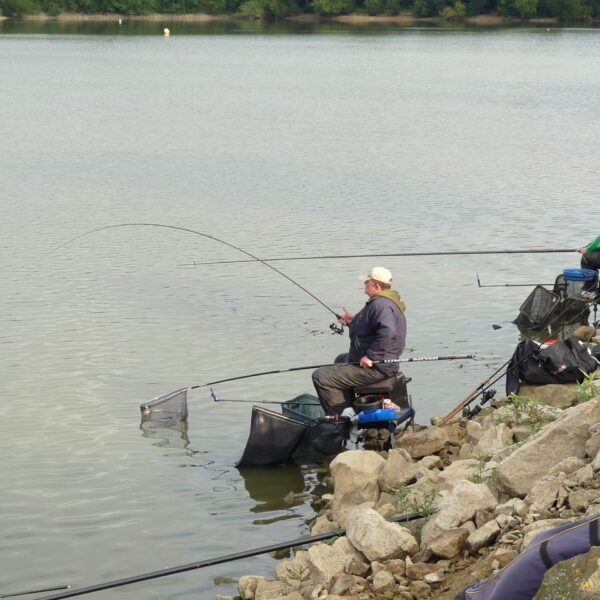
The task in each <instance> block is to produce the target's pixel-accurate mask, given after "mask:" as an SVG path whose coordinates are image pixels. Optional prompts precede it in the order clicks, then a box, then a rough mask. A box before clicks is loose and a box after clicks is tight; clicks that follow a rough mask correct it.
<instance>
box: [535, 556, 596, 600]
mask: <svg viewBox="0 0 600 600" xmlns="http://www.w3.org/2000/svg"><path fill="white" fill-rule="evenodd" d="M557 598H565V599H567V598H568V600H592V599H593V598H600V546H595V547H592V548H591V549H590V551H589V552H586V553H585V554H578V555H577V556H574V557H573V558H570V559H568V560H564V561H562V562H559V563H558V564H556V565H554V566H553V567H552V568H550V569H548V571H547V572H546V574H545V575H544V580H543V581H542V585H541V586H540V589H539V590H538V592H537V594H536V595H535V596H534V598H533V600H556V599H557Z"/></svg>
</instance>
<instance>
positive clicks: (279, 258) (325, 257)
mask: <svg viewBox="0 0 600 600" xmlns="http://www.w3.org/2000/svg"><path fill="white" fill-rule="evenodd" d="M551 252H577V250H576V249H573V248H554V249H541V248H538V249H536V248H531V249H529V250H448V251H446V252H396V253H378V254H338V255H323V256H277V257H274V258H263V259H262V260H265V261H269V262H275V261H282V260H330V259H336V258H389V257H397V256H458V255H471V254H545V253H551ZM255 260H259V261H260V260H261V259H260V258H256V257H254V259H253V260H248V259H243V260H219V261H210V262H198V261H194V262H191V263H181V264H179V265H177V266H179V267H184V266H195V265H228V264H233V263H247V262H254V261H255Z"/></svg>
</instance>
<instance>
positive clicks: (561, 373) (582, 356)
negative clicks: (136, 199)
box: [538, 337, 598, 383]
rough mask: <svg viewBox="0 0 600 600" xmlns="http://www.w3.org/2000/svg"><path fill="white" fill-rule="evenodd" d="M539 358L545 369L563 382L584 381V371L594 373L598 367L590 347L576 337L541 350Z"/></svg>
mask: <svg viewBox="0 0 600 600" xmlns="http://www.w3.org/2000/svg"><path fill="white" fill-rule="evenodd" d="M538 358H539V359H540V363H541V364H542V366H543V367H544V369H546V370H547V371H549V372H550V373H552V375H554V376H556V377H557V378H558V379H559V381H560V382H561V383H571V382H574V381H583V379H584V373H593V372H594V371H595V370H596V368H597V367H598V362H597V361H596V360H595V359H594V358H593V357H592V353H591V352H590V350H589V349H588V347H587V346H586V345H585V344H584V343H583V342H582V341H581V340H580V339H578V338H576V337H570V338H568V339H566V340H565V341H564V342H556V343H554V344H552V345H551V346H548V347H547V348H544V349H543V350H540V352H539V353H538ZM582 371H583V373H582Z"/></svg>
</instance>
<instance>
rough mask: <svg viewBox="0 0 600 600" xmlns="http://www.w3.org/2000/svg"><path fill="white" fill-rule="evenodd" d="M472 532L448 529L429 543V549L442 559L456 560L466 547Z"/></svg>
mask: <svg viewBox="0 0 600 600" xmlns="http://www.w3.org/2000/svg"><path fill="white" fill-rule="evenodd" d="M469 534H470V531H469V529H467V528H463V527H460V528H455V529H448V531H445V532H444V533H442V534H441V535H439V536H438V537H436V538H433V539H432V540H430V541H429V549H430V550H431V551H432V552H433V554H435V556H439V557H440V558H454V557H455V556H457V555H458V554H460V552H461V551H462V549H463V548H464V547H465V545H466V542H467V538H468V537H469Z"/></svg>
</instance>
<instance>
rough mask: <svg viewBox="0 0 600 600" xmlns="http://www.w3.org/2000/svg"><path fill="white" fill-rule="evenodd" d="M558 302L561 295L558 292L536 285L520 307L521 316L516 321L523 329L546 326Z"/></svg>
mask: <svg viewBox="0 0 600 600" xmlns="http://www.w3.org/2000/svg"><path fill="white" fill-rule="evenodd" d="M558 302H559V297H558V296H557V295H556V294H554V293H553V292H551V291H549V290H547V289H546V288H545V287H543V286H541V285H536V286H535V288H534V289H533V291H532V292H531V294H529V296H527V298H526V299H525V302H523V304H521V306H520V307H519V316H518V317H517V318H516V319H515V321H514V322H515V323H516V325H517V326H518V327H519V329H520V330H522V331H524V330H528V329H538V328H541V327H544V326H545V325H546V324H547V323H548V320H549V319H550V316H551V315H552V313H553V312H554V310H555V308H556V307H557V306H558Z"/></svg>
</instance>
